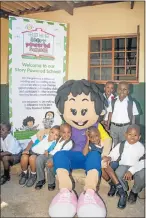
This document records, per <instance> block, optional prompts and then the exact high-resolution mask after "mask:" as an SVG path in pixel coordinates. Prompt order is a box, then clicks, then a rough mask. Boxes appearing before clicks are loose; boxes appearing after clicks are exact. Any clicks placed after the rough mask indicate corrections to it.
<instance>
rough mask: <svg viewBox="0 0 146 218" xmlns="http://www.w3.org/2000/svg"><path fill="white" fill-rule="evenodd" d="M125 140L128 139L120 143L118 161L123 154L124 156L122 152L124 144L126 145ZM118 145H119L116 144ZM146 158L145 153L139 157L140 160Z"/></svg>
mask: <svg viewBox="0 0 146 218" xmlns="http://www.w3.org/2000/svg"><path fill="white" fill-rule="evenodd" d="M125 142H126V141H122V142H121V143H120V147H119V153H120V156H119V157H118V160H117V161H118V162H119V161H120V160H121V156H122V153H123V150H124V145H125ZM116 146H117V145H116ZM144 159H145V154H144V155H143V156H142V157H141V158H140V159H139V161H140V160H144Z"/></svg>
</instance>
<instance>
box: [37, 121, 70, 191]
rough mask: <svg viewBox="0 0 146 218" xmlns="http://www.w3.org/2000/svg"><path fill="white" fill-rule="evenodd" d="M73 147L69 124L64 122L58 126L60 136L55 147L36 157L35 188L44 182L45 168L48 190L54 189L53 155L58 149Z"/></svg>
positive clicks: (41, 185) (38, 187)
mask: <svg viewBox="0 0 146 218" xmlns="http://www.w3.org/2000/svg"><path fill="white" fill-rule="evenodd" d="M72 148H73V141H72V140H71V126H70V125H69V124H67V123H64V124H62V125H61V126H60V138H59V140H58V142H57V144H56V146H55V148H54V149H53V150H52V151H51V152H50V153H49V154H48V152H46V154H45V155H40V156H38V157H37V159H36V172H37V184H36V186H35V189H37V190H39V189H41V188H42V187H43V185H44V184H45V172H44V169H45V167H46V169H47V177H48V190H49V191H52V190H54V189H55V174H54V169H53V155H54V154H55V153H56V152H58V151H60V150H71V149H72Z"/></svg>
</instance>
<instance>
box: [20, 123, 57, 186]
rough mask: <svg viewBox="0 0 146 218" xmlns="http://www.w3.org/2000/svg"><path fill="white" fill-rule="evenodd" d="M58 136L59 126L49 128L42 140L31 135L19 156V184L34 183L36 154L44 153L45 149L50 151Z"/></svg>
mask: <svg viewBox="0 0 146 218" xmlns="http://www.w3.org/2000/svg"><path fill="white" fill-rule="evenodd" d="M59 137H60V126H53V127H52V128H51V129H50V132H49V135H44V137H43V140H41V141H40V140H38V138H37V136H36V135H34V136H32V137H31V141H30V142H29V144H28V146H27V147H26V149H25V150H24V151H23V153H22V157H21V162H20V163H21V169H22V173H21V178H20V180H19V184H20V185H26V186H27V187H31V186H33V185H34V183H35V181H36V179H37V174H36V158H37V156H39V155H41V154H44V153H45V152H46V150H47V151H48V152H51V151H52V150H53V149H54V147H55V146H56V141H57V140H58V138H59ZM28 165H30V170H31V172H30V175H29V172H28Z"/></svg>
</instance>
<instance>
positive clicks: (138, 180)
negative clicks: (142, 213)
mask: <svg viewBox="0 0 146 218" xmlns="http://www.w3.org/2000/svg"><path fill="white" fill-rule="evenodd" d="M133 177H134V185H133V187H132V189H131V191H130V194H129V197H128V202H129V203H130V204H133V203H135V202H136V200H137V197H138V193H140V192H141V191H142V189H143V188H144V187H146V181H145V169H142V170H140V171H138V172H136V173H135V174H134V176H133Z"/></svg>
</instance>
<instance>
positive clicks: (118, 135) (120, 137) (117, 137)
mask: <svg viewBox="0 0 146 218" xmlns="http://www.w3.org/2000/svg"><path fill="white" fill-rule="evenodd" d="M128 126H129V125H126V126H115V125H114V124H112V123H111V127H110V136H111V137H112V139H113V142H114V147H115V146H116V145H117V144H118V143H120V142H122V141H124V140H125V132H126V131H127V128H128Z"/></svg>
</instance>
